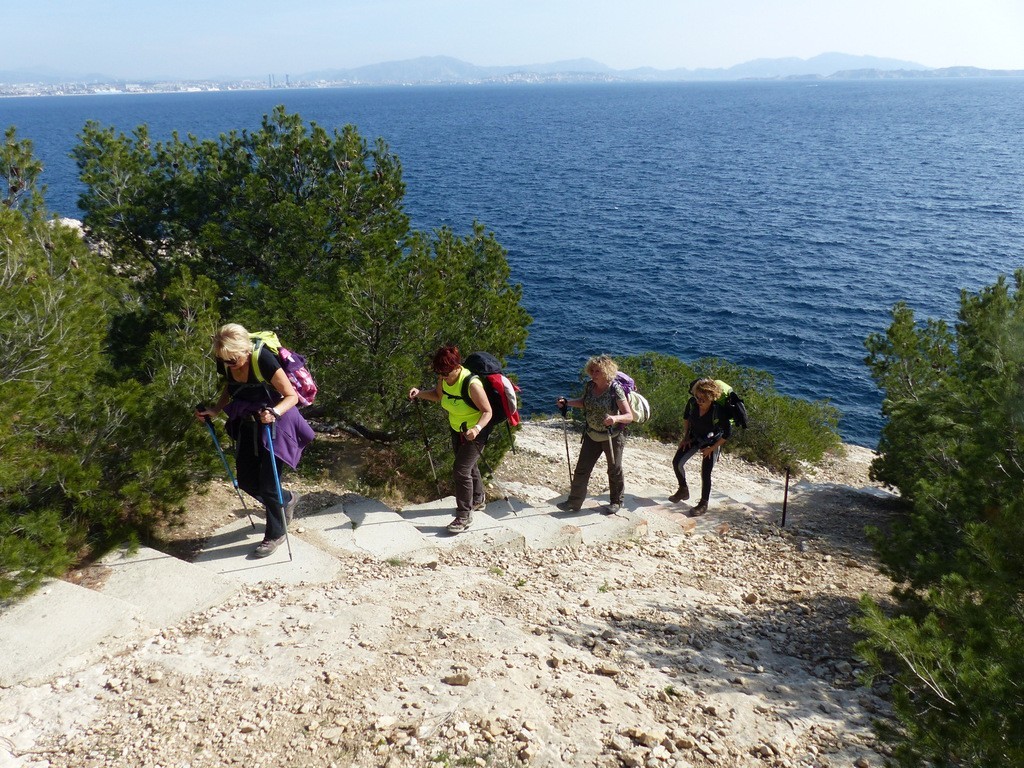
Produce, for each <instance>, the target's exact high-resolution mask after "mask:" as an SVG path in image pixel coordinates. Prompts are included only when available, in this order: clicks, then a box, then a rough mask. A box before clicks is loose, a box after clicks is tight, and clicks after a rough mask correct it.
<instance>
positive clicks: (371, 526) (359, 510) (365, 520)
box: [293, 493, 437, 562]
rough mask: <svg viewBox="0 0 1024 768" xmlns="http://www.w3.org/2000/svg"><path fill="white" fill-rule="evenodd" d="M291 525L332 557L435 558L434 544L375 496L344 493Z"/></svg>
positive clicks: (412, 559) (424, 560) (424, 559)
mask: <svg viewBox="0 0 1024 768" xmlns="http://www.w3.org/2000/svg"><path fill="white" fill-rule="evenodd" d="M293 527H294V528H295V529H296V530H297V531H299V532H300V535H301V536H302V537H303V538H304V539H306V540H308V541H309V542H310V543H311V544H315V545H316V546H318V547H320V548H322V549H323V550H325V551H326V552H329V553H331V554H332V555H334V556H336V557H341V558H344V557H350V556H362V557H373V558H375V559H377V560H387V559H390V558H397V559H399V560H406V561H410V562H430V561H432V560H436V559H437V547H436V545H435V543H434V542H432V541H430V540H429V539H426V538H424V537H423V535H422V534H421V532H420V530H419V529H418V528H417V527H416V526H415V525H414V524H413V523H411V522H410V521H408V520H406V518H405V517H404V516H403V515H401V514H399V513H398V512H396V511H395V510H393V509H392V508H391V507H389V506H387V505H386V504H384V503H383V502H380V501H377V500H376V499H370V498H367V497H365V496H360V495H359V494H355V493H351V494H346V495H345V497H344V498H343V499H342V503H341V504H336V505H334V506H333V507H330V508H328V509H325V510H322V511H320V512H317V513H314V514H311V515H303V516H302V517H301V518H296V519H295V521H293Z"/></svg>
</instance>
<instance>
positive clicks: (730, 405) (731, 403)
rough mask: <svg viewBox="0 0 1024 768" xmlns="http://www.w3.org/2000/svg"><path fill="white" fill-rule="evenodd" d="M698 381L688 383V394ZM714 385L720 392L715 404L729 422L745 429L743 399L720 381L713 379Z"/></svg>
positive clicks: (745, 408)
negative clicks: (723, 412) (720, 394)
mask: <svg viewBox="0 0 1024 768" xmlns="http://www.w3.org/2000/svg"><path fill="white" fill-rule="evenodd" d="M698 381H700V379H694V380H693V381H691V382H690V393H691V394H693V385H694V384H696V383H697V382H698ZM715 384H717V385H718V386H719V388H720V389H721V390H722V396H721V397H719V398H718V399H717V400H716V401H715V402H716V403H717V404H718V405H719V406H720V407H721V408H722V409H723V410H724V411H725V415H726V416H728V417H729V420H730V421H731V422H732V423H733V424H735V425H736V426H738V427H743V428H744V429H746V428H747V423H748V422H747V406H746V404H745V403H744V402H743V398H742V397H740V396H739V395H738V394H736V390H734V389H733V388H732V387H731V386H729V385H728V384H726V383H725V382H724V381H722V380H721V379H715Z"/></svg>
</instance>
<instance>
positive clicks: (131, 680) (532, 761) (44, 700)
mask: <svg viewBox="0 0 1024 768" xmlns="http://www.w3.org/2000/svg"><path fill="white" fill-rule="evenodd" d="M518 444H519V452H518V453H517V454H516V455H510V456H509V457H508V458H507V460H506V461H505V462H504V463H503V465H502V467H501V469H500V471H499V477H500V478H501V480H502V482H503V488H504V489H505V490H506V491H514V492H515V493H516V495H520V496H523V497H526V498H529V497H530V496H531V494H535V495H537V496H538V497H547V498H550V496H551V493H550V492H549V491H547V490H546V489H547V488H554V489H556V490H559V491H562V492H564V491H565V489H566V486H567V481H568V474H567V472H566V466H565V446H564V442H563V435H562V432H561V426H560V423H559V422H557V421H556V422H550V423H543V424H536V423H534V424H530V425H527V427H526V429H524V430H523V431H522V432H521V433H520V436H519V439H518ZM572 448H573V455H574V456H575V442H573V443H572ZM671 453H672V448H671V447H669V446H663V445H659V444H656V443H651V442H647V441H642V440H636V439H633V440H631V441H630V443H629V446H628V448H627V454H626V456H625V465H626V468H627V491H629V492H633V493H637V494H640V493H641V492H642V491H643V492H645V493H646V492H651V493H653V492H655V491H657V490H658V489H660V492H661V493H662V495H664V494H665V493H667V492H668V491H670V490H672V482H671V481H672V473H671V469H670V466H669V459H670V457H671ZM869 461H870V453H869V452H867V451H864V450H863V449H856V448H854V449H851V452H850V454H849V455H848V456H847V457H846V458H844V459H841V460H836V461H833V462H830V463H829V464H828V465H827V466H825V467H823V468H822V469H821V470H819V471H818V472H817V473H815V476H813V477H808V478H803V479H801V480H800V482H795V483H794V485H793V486H792V487H791V489H790V495H789V499H788V511H787V524H786V527H785V528H782V527H780V525H779V523H780V519H781V504H782V498H783V494H784V487H783V482H782V480H781V478H778V477H776V476H774V475H771V474H769V473H767V472H764V471H763V470H759V469H758V468H755V467H751V466H749V465H746V464H743V463H741V462H738V461H734V460H730V459H728V458H726V459H724V460H723V462H722V464H721V465H720V466H719V467H718V468H717V469H716V473H715V489H716V491H720V492H723V493H725V494H735V495H736V497H740V496H742V497H744V498H756V499H758V500H759V502H760V503H758V504H749V505H748V506H745V507H740V506H739V505H737V504H730V503H729V502H728V500H724V499H717V498H716V500H715V501H714V502H713V504H712V510H711V512H710V513H709V515H708V517H707V518H704V519H703V520H712V521H713V523H712V524H711V525H705V527H704V528H703V529H702V531H703V532H702V531H694V530H689V529H688V528H689V526H688V525H686V524H685V522H686V518H685V516H684V514H683V512H682V510H684V509H685V506H684V505H679V509H680V510H681V511H680V513H678V520H676V519H673V517H672V514H669V515H664V516H662V517H659V518H658V520H657V521H656V522H655V523H652V525H651V527H650V529H649V531H648V535H647V536H645V537H642V538H637V539H635V540H628V541H620V542H616V543H612V544H607V545H602V546H598V547H589V548H580V549H576V550H568V549H562V550H547V551H539V552H537V551H535V552H527V553H525V554H524V553H513V552H474V551H467V550H462V549H456V550H454V551H450V552H445V553H443V554H442V555H440V556H439V557H438V559H437V561H436V562H429V563H426V564H421V565H414V564H411V563H406V562H402V561H399V560H394V561H390V562H377V561H372V560H369V559H367V560H358V561H355V560H354V561H352V562H349V563H347V564H346V571H345V578H344V579H343V580H342V581H339V582H336V583H332V584H326V585H323V584H320V585H304V586H299V587H283V586H281V585H279V584H276V583H266V584H262V585H259V586H255V587H250V588H247V589H245V590H244V591H242V592H240V593H239V594H238V595H236V596H235V597H234V598H232V599H230V600H229V601H228V602H227V603H225V604H223V605H221V606H219V607H217V608H214V609H211V610H210V611H207V612H205V613H203V614H200V615H195V616H193V617H191V618H190V619H188V620H186V621H184V622H182V623H181V624H179V625H177V626H173V627H170V628H167V629H165V630H164V631H162V632H160V633H159V634H158V635H156V636H153V637H150V638H148V639H146V640H145V641H144V642H141V643H138V644H137V645H134V646H132V647H131V648H129V649H128V650H126V651H123V652H118V653H116V654H110V655H109V656H108V657H107V658H106V659H104V661H103V662H102V663H101V664H97V665H94V666H92V667H90V668H88V669H86V670H85V671H84V672H83V673H81V674H78V675H76V676H74V677H66V678H61V679H58V680H56V681H54V682H53V683H52V684H50V685H46V686H41V687H38V688H28V689H21V688H19V689H16V690H12V691H9V692H5V695H7V694H8V693H10V695H12V696H16V697H18V701H17V702H14V703H15V704H16V705H17V709H18V711H19V712H20V713H21V714H20V715H19V717H18V718H17V719H16V720H15V721H14V722H11V723H5V724H3V729H6V728H13V729H23V732H27V731H31V732H32V733H33V735H34V739H33V741H34V746H33V747H32V748H31V749H23V750H21V751H16V752H15V754H18V755H19V757H18V758H17V760H18V762H16V763H12V765H18V766H19V768H20V767H21V766H36V767H41V766H48V768H56V767H57V766H61V767H63V766H67V767H68V768H72V767H74V768H90V767H93V766H97V767H98V766H152V767H154V768H155V767H156V766H163V767H165V768H167V767H169V766H195V767H197V768H198V767H199V766H222V765H245V766H246V768H258V767H259V766H267V767H269V766H339V767H340V766H388V767H391V768H400V767H403V766H518V765H522V764H529V765H535V766H608V767H609V768H610V767H611V766H629V767H633V766H650V767H651V768H687V767H692V768H699V767H702V766H720V767H721V766H727V767H731V766H740V767H743V766H764V767H766V768H768V767H773V768H781V767H783V766H786V767H792V768H796V767H797V766H800V767H809V766H821V767H822V768H824V767H825V766H856V767H857V768H865V766H878V765H881V764H882V757H881V755H880V754H879V753H878V751H877V750H878V749H879V746H878V745H877V743H876V741H875V739H874V737H873V735H872V733H871V729H870V722H871V720H872V718H876V717H882V718H884V717H886V714H887V704H886V701H885V694H886V690H885V688H884V686H883V687H876V688H868V687H865V686H864V685H863V683H862V682H861V681H859V679H858V672H859V671H860V669H861V667H860V664H859V662H858V661H857V659H856V657H855V656H854V654H853V650H852V646H853V644H854V642H855V641H856V637H855V636H854V635H853V634H852V633H851V631H850V630H849V628H848V621H849V618H850V617H851V616H852V615H854V614H856V612H857V601H858V599H859V598H860V597H861V595H863V594H865V593H866V594H869V595H872V596H875V597H877V598H879V599H882V600H884V599H885V596H886V594H887V592H888V590H889V588H890V584H889V582H888V581H887V579H886V578H884V577H883V576H881V575H880V574H879V573H878V572H877V569H876V567H875V563H874V561H873V558H872V555H871V552H870V548H869V546H868V545H867V543H866V541H865V538H864V534H863V529H864V526H865V525H876V526H881V527H884V525H885V524H886V521H887V519H888V517H889V515H891V514H892V511H893V510H892V504H891V502H890V501H887V500H886V499H885V498H883V496H884V495H883V494H880V493H877V492H876V493H870V492H864V491H857V490H854V489H853V488H851V487H848V486H853V487H855V488H862V487H869V486H870V485H871V484H870V482H869V481H868V479H867V465H868V462H869ZM691 471H693V472H694V473H697V474H699V472H698V467H697V464H696V463H693V464H691ZM601 475H603V471H602V465H599V466H598V470H597V472H596V473H595V478H594V480H593V481H592V487H591V492H592V493H594V494H597V493H599V492H601V490H602V488H601V485H602V482H601V480H602V479H603V478H602V477H600V476H601ZM695 479H696V483H694V485H699V477H697V478H695ZM604 490H605V491H606V490H607V488H606V487H605V488H604ZM305 491H307V496H306V498H304V499H303V501H302V502H301V503H300V505H299V517H298V518H297V519H296V521H295V523H294V530H295V532H296V534H297V535H301V523H302V520H301V515H302V513H303V511H304V509H305V511H307V512H308V511H309V510H310V509H312V508H315V506H317V505H321V504H323V505H327V504H329V503H330V501H331V499H332V498H333V497H334V496H335V495H336V494H338V493H341V492H343V491H344V488H340V487H333V488H332V487H322V486H320V485H317V486H316V487H313V486H312V485H309V486H308V487H306V488H305ZM545 494H546V496H545ZM230 498H231V497H230V496H227V495H226V494H225V493H224V492H223V491H222V490H221V491H217V492H215V493H213V494H210V495H208V496H205V497H202V498H197V499H196V500H194V504H193V507H194V517H195V520H194V521H193V523H192V527H191V528H187V529H186V533H184V534H182V536H184V537H185V538H187V539H188V540H189V541H195V540H196V539H198V538H200V537H201V532H202V530H203V529H204V527H209V526H210V525H213V524H214V523H215V522H217V521H218V520H219V515H220V512H219V511H218V510H219V509H221V508H222V507H223V506H224V505H227V506H230ZM493 503H502V502H500V501H497V502H493ZM311 505H312V506H311ZM703 520H702V523H703ZM197 521H198V522H197ZM9 703H10V702H9ZM3 729H0V739H2V738H3V736H2V733H3ZM2 765H3V761H2V760H0V766H2ZM4 768H6V766H4Z"/></svg>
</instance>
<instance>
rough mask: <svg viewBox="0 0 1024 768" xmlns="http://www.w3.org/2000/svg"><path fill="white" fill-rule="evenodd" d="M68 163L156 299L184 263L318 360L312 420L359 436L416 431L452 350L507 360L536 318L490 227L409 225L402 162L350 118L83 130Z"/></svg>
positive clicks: (236, 313) (256, 326) (94, 218)
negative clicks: (338, 124)
mask: <svg viewBox="0 0 1024 768" xmlns="http://www.w3.org/2000/svg"><path fill="white" fill-rule="evenodd" d="M74 156H75V159H76V161H77V163H78V166H79V168H80V170H81V175H82V180H83V182H84V183H85V185H86V191H85V193H84V194H83V196H82V198H81V201H80V205H82V207H83V208H84V210H85V211H86V215H85V224H86V225H87V226H88V227H89V228H90V229H91V230H92V231H93V232H94V233H95V234H96V235H97V236H98V237H99V238H100V239H102V240H104V241H105V242H108V243H111V244H114V245H115V246H116V247H115V248H114V250H113V252H112V253H111V255H110V258H111V262H112V264H113V266H114V267H115V269H116V270H117V271H118V272H120V273H122V274H130V275H134V276H137V277H138V279H139V281H140V284H141V285H142V288H141V290H140V293H141V294H142V296H143V298H144V301H145V302H146V303H151V302H152V300H151V298H150V297H156V296H162V295H163V292H164V291H165V288H166V285H167V283H168V280H169V279H171V278H172V277H173V276H174V275H177V274H179V270H180V269H182V267H187V268H188V269H189V270H190V271H191V273H193V274H196V275H201V276H205V277H208V278H210V279H211V280H213V281H214V282H215V283H216V285H217V286H218V287H219V290H220V295H221V297H222V300H221V313H222V316H223V317H226V318H230V319H232V320H235V321H237V322H241V323H243V324H244V325H246V327H248V328H250V329H251V330H261V329H273V330H277V331H278V332H279V334H280V335H281V338H282V341H284V342H285V343H286V344H287V345H288V346H289V347H290V348H295V349H298V350H300V351H301V352H303V353H304V354H305V355H306V356H307V357H308V359H309V362H310V367H311V369H312V370H313V373H314V375H315V376H316V378H317V383H318V385H319V386H320V395H319V396H318V400H317V406H316V411H317V413H318V414H319V415H320V416H322V417H324V418H326V419H331V420H336V421H340V422H341V423H342V424H344V426H345V427H346V428H347V429H348V430H349V431H351V432H354V433H356V434H359V435H362V436H364V437H367V438H370V439H372V440H376V441H381V442H386V443H404V442H409V441H411V440H413V439H414V437H415V435H416V425H415V424H414V423H412V422H411V421H410V420H409V419H408V418H406V417H407V415H408V407H409V406H408V404H407V403H406V402H405V393H406V392H407V391H408V388H409V387H410V386H413V385H419V384H423V383H427V382H426V381H425V380H424V377H425V367H426V366H425V363H426V361H427V359H428V356H429V354H430V353H432V352H433V350H434V349H435V348H436V347H438V346H440V345H441V344H442V343H445V342H452V343H455V344H457V345H459V347H460V348H462V349H464V350H474V349H486V350H488V351H490V352H492V353H494V354H495V355H497V356H499V357H503V358H507V357H508V356H510V355H515V354H519V353H520V352H521V349H522V347H523V344H524V343H525V340H526V328H527V326H528V325H529V322H530V318H529V316H528V315H527V314H526V312H525V311H524V310H523V308H522V307H521V306H520V299H521V289H520V287H519V286H518V285H513V284H511V283H510V282H509V275H510V272H509V267H508V262H507V259H506V253H505V250H504V249H503V248H502V247H501V246H500V244H499V243H498V242H497V241H496V240H495V238H494V236H493V234H490V233H487V232H486V231H485V229H484V227H483V226H481V225H480V224H474V225H473V229H472V232H471V233H470V234H468V235H466V236H465V237H460V236H457V235H456V234H455V233H453V232H452V231H451V230H448V229H441V230H439V231H437V232H435V233H432V234H430V235H427V234H422V233H416V232H411V231H410V230H409V222H408V217H407V216H406V215H405V213H404V212H403V210H402V207H401V205H402V196H403V195H404V191H405V186H404V183H403V182H402V178H401V165H400V163H399V162H398V159H397V158H396V157H395V156H394V155H392V154H391V153H390V152H389V150H388V148H387V146H386V145H385V144H384V142H383V141H381V140H378V141H377V142H376V144H375V145H374V146H373V147H372V148H371V147H370V146H369V145H368V144H367V143H366V142H365V141H364V140H363V139H362V138H361V137H360V136H359V134H358V132H357V131H356V129H355V128H354V127H353V126H345V127H344V128H343V129H341V130H335V131H333V132H328V131H327V130H325V129H324V128H322V127H320V126H318V125H316V124H315V123H311V124H309V126H307V125H306V124H305V123H303V121H302V119H301V118H300V117H299V116H298V115H292V114H288V113H287V112H286V111H285V110H284V108H283V107H278V108H277V109H275V110H274V112H273V114H272V115H269V116H266V117H264V119H263V123H262V125H261V127H260V129H259V130H257V131H253V132H248V131H242V132H231V133H229V134H226V135H222V136H221V137H220V139H219V140H217V141H212V140H205V141H199V140H198V139H196V138H195V137H192V136H190V137H188V139H187V140H182V139H180V138H179V137H178V136H177V135H174V136H173V137H172V139H171V140H169V141H167V142H153V141H152V140H151V138H150V136H149V133H148V130H147V128H146V126H140V127H139V128H137V129H136V130H135V132H134V133H133V134H132V135H131V136H126V135H124V134H118V133H116V132H115V131H114V130H113V129H109V128H102V127H100V126H99V125H97V124H95V123H89V124H87V125H86V126H85V129H84V131H83V133H82V135H81V143H80V144H79V146H78V147H77V148H76V149H75V151H74ZM130 327H131V328H140V327H142V326H140V325H139V324H138V323H132V324H131V325H130ZM429 378H432V377H428V379H429ZM431 383H432V382H431ZM435 423H437V420H435ZM442 426H443V425H442ZM445 429H446V427H445Z"/></svg>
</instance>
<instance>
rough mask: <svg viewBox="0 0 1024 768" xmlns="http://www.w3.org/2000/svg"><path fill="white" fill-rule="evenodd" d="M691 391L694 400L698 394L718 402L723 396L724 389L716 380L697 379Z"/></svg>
mask: <svg viewBox="0 0 1024 768" xmlns="http://www.w3.org/2000/svg"><path fill="white" fill-rule="evenodd" d="M690 391H691V392H692V393H693V396H694V398H696V397H697V393H700V394H702V395H704V396H705V397H707V398H708V399H709V400H717V399H718V398H720V397H721V396H722V388H721V387H720V386H718V382H717V381H715V380H714V379H697V382H696V383H695V384H694V385H693V389H691V390H690Z"/></svg>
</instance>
